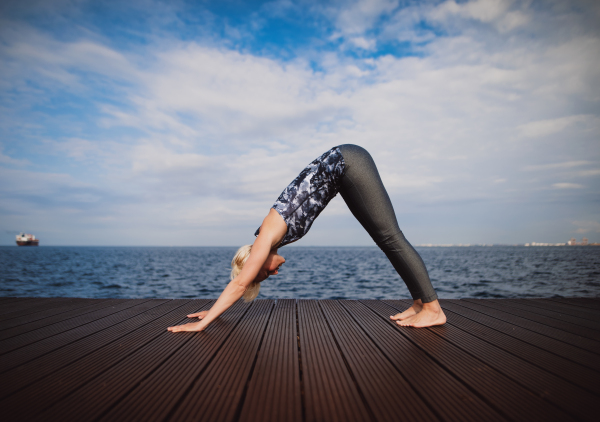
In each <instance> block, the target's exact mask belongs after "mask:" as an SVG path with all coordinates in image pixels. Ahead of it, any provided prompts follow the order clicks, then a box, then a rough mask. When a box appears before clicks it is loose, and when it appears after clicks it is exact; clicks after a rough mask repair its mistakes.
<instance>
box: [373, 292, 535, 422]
mask: <svg viewBox="0 0 600 422" xmlns="http://www.w3.org/2000/svg"><path fill="white" fill-rule="evenodd" d="M385 303H386V305H388V306H390V307H392V308H395V309H396V310H398V311H402V310H401V309H400V308H398V307H397V306H394V305H392V304H391V303H388V302H385ZM364 305H365V306H366V307H367V308H369V310H371V312H373V313H374V314H375V315H377V316H378V317H380V318H382V319H385V320H386V321H387V319H386V318H384V317H383V316H381V315H378V314H377V313H376V312H375V311H374V310H373V309H371V307H370V306H368V305H367V304H366V303H365V304H364ZM390 321H391V320H390ZM392 324H393V325H396V326H397V324H396V323H392ZM451 325H452V324H451ZM407 329H417V330H418V328H407ZM426 330H428V331H430V332H432V333H434V334H435V335H436V336H438V337H441V338H442V339H443V340H444V341H448V340H446V339H445V338H444V337H442V336H441V335H439V334H438V333H436V332H435V330H432V329H430V328H426ZM398 331H400V333H402V330H400V329H398ZM402 335H403V336H404V337H406V338H407V339H408V341H410V342H411V343H412V344H414V345H415V346H416V347H418V348H419V349H421V350H422V351H423V352H425V354H426V355H427V356H429V357H430V358H431V359H432V360H433V361H434V362H435V363H436V364H438V365H439V366H440V367H441V368H443V369H444V371H446V372H447V373H448V374H450V376H451V377H452V378H454V379H455V380H457V381H458V382H459V383H460V384H462V385H463V386H464V387H465V388H466V389H467V390H469V391H470V392H471V393H473V394H474V395H475V396H477V397H479V399H481V400H482V401H483V402H484V403H486V404H487V405H488V406H490V407H491V408H492V409H494V410H496V411H497V412H498V413H499V414H500V415H502V416H503V417H504V418H506V419H507V420H511V419H512V418H511V417H510V416H509V415H507V414H506V413H505V412H504V411H503V409H501V408H500V407H498V406H496V405H495V404H494V403H493V402H491V401H489V400H487V399H486V398H485V397H484V396H482V395H481V394H479V392H478V391H477V390H476V389H475V388H474V387H472V386H470V385H469V384H468V383H466V382H465V381H463V380H462V379H461V378H460V377H459V376H458V375H457V374H455V373H454V371H452V370H450V368H448V367H447V366H446V365H444V363H443V362H441V361H439V360H438V359H436V357H435V356H433V355H431V354H430V353H429V351H427V349H425V348H423V347H421V346H420V345H419V344H417V343H416V342H414V341H413V340H412V339H411V338H410V337H408V336H406V335H404V333H402ZM450 343H451V342H450ZM451 344H452V343H451ZM471 356H473V355H471ZM473 357H474V358H475V359H477V360H478V361H481V360H480V359H479V358H477V357H476V356H473ZM483 363H484V364H485V362H483ZM486 365H487V364H486ZM527 390H529V389H527ZM529 391H530V390H529ZM534 394H535V393H534ZM442 419H443V418H442Z"/></svg>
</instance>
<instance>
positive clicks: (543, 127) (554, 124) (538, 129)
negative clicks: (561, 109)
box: [517, 115, 593, 138]
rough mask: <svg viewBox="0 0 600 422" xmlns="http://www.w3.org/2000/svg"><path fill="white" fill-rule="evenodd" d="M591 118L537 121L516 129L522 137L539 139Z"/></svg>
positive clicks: (577, 116)
mask: <svg viewBox="0 0 600 422" xmlns="http://www.w3.org/2000/svg"><path fill="white" fill-rule="evenodd" d="M592 117H593V116H590V115H576V116H566V117H560V118H558V119H549V120H538V121H535V122H529V123H526V124H523V125H519V126H518V128H517V129H518V130H519V132H520V134H521V135H522V136H524V137H527V138H540V137H544V136H549V135H552V134H555V133H558V132H561V131H562V130H564V129H566V128H567V127H569V126H571V125H573V124H575V123H579V122H585V121H587V120H588V119H591V118H592Z"/></svg>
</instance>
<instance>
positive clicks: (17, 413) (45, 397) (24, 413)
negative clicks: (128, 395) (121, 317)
mask: <svg viewBox="0 0 600 422" xmlns="http://www.w3.org/2000/svg"><path fill="white" fill-rule="evenodd" d="M209 302H210V301H208V300H204V299H201V300H195V301H190V300H181V299H179V300H170V301H168V302H166V303H164V304H163V305H160V306H158V307H157V308H154V309H151V310H149V311H147V312H146V313H147V314H149V316H154V317H155V319H153V320H152V318H149V320H148V321H147V323H145V324H144V323H143V321H139V323H140V326H139V327H138V328H134V329H133V330H132V331H130V332H126V331H124V332H123V337H121V338H118V339H115V341H112V342H109V343H103V342H101V343H100V344H99V345H98V347H97V348H96V349H95V350H94V351H93V352H92V353H90V354H88V355H86V356H84V357H75V354H73V355H71V356H69V357H71V358H73V359H71V360H70V361H67V362H66V364H65V365H64V366H63V367H62V368H60V369H58V370H55V371H49V370H48V369H47V368H46V367H45V366H42V367H41V368H39V369H41V371H43V373H42V374H40V376H39V377H38V380H37V381H36V382H34V383H33V384H30V385H28V386H27V387H26V388H22V389H20V390H18V391H17V392H16V393H15V394H12V395H9V396H5V397H4V399H3V400H2V401H0V414H2V415H4V416H5V417H6V418H7V419H8V420H12V421H17V420H24V421H27V420H31V419H32V418H34V417H36V416H37V415H38V414H39V413H41V412H43V411H44V410H46V409H47V408H49V407H50V406H52V405H53V404H54V403H55V402H57V401H60V400H62V399H64V398H65V397H67V396H68V395H69V394H72V393H73V392H74V391H76V390H77V389H79V388H81V387H83V386H84V385H85V384H86V383H88V382H90V380H93V379H94V378H96V377H98V376H100V375H101V374H103V373H104V372H105V371H108V370H110V369H111V368H112V367H113V366H115V365H117V364H118V363H119V362H121V361H122V360H124V359H125V358H127V357H128V356H129V355H131V354H133V353H135V352H136V351H137V350H139V349H141V348H142V347H144V346H146V345H147V344H149V343H150V342H151V341H153V340H154V339H155V338H156V337H158V336H159V335H160V334H162V333H163V332H164V328H165V327H167V326H170V325H173V324H177V323H178V322H180V321H181V320H182V316H183V315H186V314H187V313H191V312H196V311H198V310H199V309H201V308H202V306H205V305H207V304H208V303H209ZM161 313H162V314H163V315H162V316H161ZM46 356H49V355H46ZM41 360H42V359H39V361H41ZM50 363H51V364H53V363H54V361H53V360H50ZM42 364H43V362H42ZM15 391H16V389H15ZM40 391H43V392H44V393H43V394H39V392H40Z"/></svg>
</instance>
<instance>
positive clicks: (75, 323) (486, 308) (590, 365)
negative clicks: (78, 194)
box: [0, 298, 600, 422]
mask: <svg viewBox="0 0 600 422" xmlns="http://www.w3.org/2000/svg"><path fill="white" fill-rule="evenodd" d="M211 303H212V301H209V300H159V299H151V300H149V299H136V300H111V299H106V300H99V299H69V298H56V299H39V298H0V356H1V358H0V374H1V375H0V417H1V418H2V420H3V421H19V420H26V421H30V420H39V421H55V420H56V421H97V420H102V421H131V420H140V421H166V420H169V421H187V420H190V421H192V420H193V421H298V422H299V421H430V420H431V421H433V420H444V421H486V422H488V421H504V420H515V421H516V420H519V421H551V420H555V421H574V420H583V421H597V420H598V418H599V415H600V413H599V412H600V299H561V300H556V299H534V300H487V299H486V300H470V299H469V300H443V301H442V306H443V307H444V309H445V311H446V314H447V316H448V324H446V325H445V326H442V327H434V328H430V329H414V328H403V327H398V326H396V325H395V324H393V323H391V322H390V320H389V316H390V315H392V314H395V313H397V312H398V310H401V309H404V308H405V307H406V306H407V302H403V301H375V300H365V301H346V300H323V301H313V300H299V301H296V300H278V301H273V300H257V301H255V302H254V303H252V304H250V305H249V304H244V303H237V304H236V305H234V306H233V307H232V308H231V309H230V310H229V311H228V312H226V313H225V314H224V315H223V316H222V317H221V318H219V320H217V321H216V322H214V323H213V324H212V325H211V326H210V327H209V329H208V330H207V331H206V332H203V333H177V334H175V333H170V332H167V331H166V327H167V326H169V325H174V324H180V323H184V322H186V318H185V315H186V314H188V313H191V312H195V311H199V310H203V309H208V308H209V307H210V305H211Z"/></svg>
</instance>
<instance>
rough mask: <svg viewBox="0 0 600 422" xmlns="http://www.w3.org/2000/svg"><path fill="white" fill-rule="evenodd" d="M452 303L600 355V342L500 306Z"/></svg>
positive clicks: (477, 303) (480, 303)
mask: <svg viewBox="0 0 600 422" xmlns="http://www.w3.org/2000/svg"><path fill="white" fill-rule="evenodd" d="M454 303H457V304H458V305H460V306H465V307H468V308H470V309H474V310H476V311H478V312H481V313H483V314H485V315H490V316H493V317H495V318H499V319H501V320H502V321H505V322H507V323H509V324H511V325H512V326H516V327H522V328H525V329H527V330H529V331H532V332H534V333H538V334H542V335H544V336H546V337H550V338H553V339H555V340H559V341H561V342H563V343H566V344H569V345H570V346H572V347H577V348H579V349H583V350H586V351H587V352H591V353H593V354H600V342H598V341H595V340H590V339H588V338H585V337H581V336H578V335H576V334H572V333H569V332H567V331H563V330H559V329H556V328H553V327H550V326H548V325H544V324H540V323H539V322H535V321H531V320H529V319H526V318H523V317H521V316H517V315H514V314H511V313H508V312H506V311H504V310H502V309H501V306H498V307H490V306H486V303H485V302H482V301H477V302H472V301H466V300H460V301H456V302H454Z"/></svg>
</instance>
